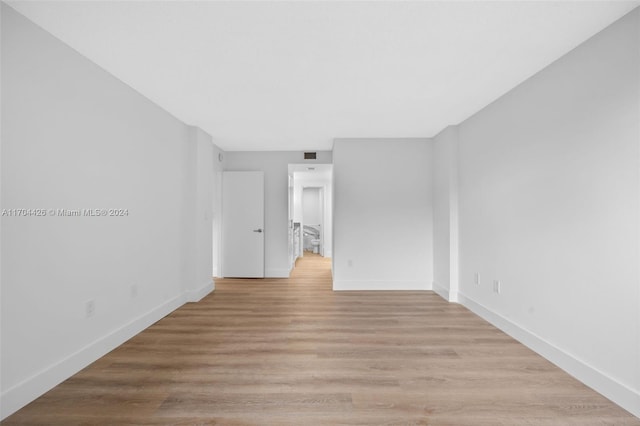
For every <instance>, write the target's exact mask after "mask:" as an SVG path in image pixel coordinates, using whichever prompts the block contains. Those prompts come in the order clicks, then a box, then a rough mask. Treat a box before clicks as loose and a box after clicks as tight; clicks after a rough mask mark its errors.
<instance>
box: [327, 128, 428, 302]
mask: <svg viewBox="0 0 640 426" xmlns="http://www.w3.org/2000/svg"><path fill="white" fill-rule="evenodd" d="M431 181H432V142H431V140H430V139H335V141H334V148H333V187H334V205H333V207H334V215H333V227H334V236H333V238H334V239H333V274H334V275H333V276H334V282H333V288H334V289H335V290H383V289H385V290H386V289H391V290H406V289H421V290H427V289H431V282H432V280H433V253H432V239H433V229H432V228H433V225H432V182H431Z"/></svg>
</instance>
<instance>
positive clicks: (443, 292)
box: [433, 281, 450, 302]
mask: <svg viewBox="0 0 640 426" xmlns="http://www.w3.org/2000/svg"><path fill="white" fill-rule="evenodd" d="M433 291H434V292H435V293H436V294H437V295H438V296H440V297H442V298H443V299H444V300H446V301H447V302H450V300H449V289H447V288H444V287H442V286H441V285H439V284H438V283H437V282H435V281H434V282H433Z"/></svg>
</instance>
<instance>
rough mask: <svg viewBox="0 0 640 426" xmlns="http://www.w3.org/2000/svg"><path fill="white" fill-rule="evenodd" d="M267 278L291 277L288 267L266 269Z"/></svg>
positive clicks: (265, 275)
mask: <svg viewBox="0 0 640 426" xmlns="http://www.w3.org/2000/svg"><path fill="white" fill-rule="evenodd" d="M264 277H265V278H289V270H288V269H286V268H285V269H266V270H265V271H264Z"/></svg>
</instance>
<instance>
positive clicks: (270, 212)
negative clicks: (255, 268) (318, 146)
mask: <svg viewBox="0 0 640 426" xmlns="http://www.w3.org/2000/svg"><path fill="white" fill-rule="evenodd" d="M303 154H304V153H303V152H302V151H300V152H297V151H263V152H255V151H252V152H243V151H230V152H227V153H226V154H225V156H226V166H225V169H226V170H230V171H231V170H236V171H250V170H262V171H264V186H265V201H264V202H265V206H264V208H265V230H264V232H265V248H264V249H265V276H266V277H272V278H277V277H288V276H289V258H288V257H289V255H288V253H289V242H288V220H289V215H288V211H287V209H288V197H289V178H288V176H289V167H288V166H289V164H294V163H308V164H327V163H331V162H332V159H331V157H332V155H331V152H330V151H319V152H318V155H317V157H318V158H317V159H316V160H304V159H303V158H304V155H303Z"/></svg>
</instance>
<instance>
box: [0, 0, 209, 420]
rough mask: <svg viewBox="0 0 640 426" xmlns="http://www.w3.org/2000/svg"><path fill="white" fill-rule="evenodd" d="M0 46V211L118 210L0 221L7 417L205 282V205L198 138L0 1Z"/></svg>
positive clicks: (0, 385)
mask: <svg viewBox="0 0 640 426" xmlns="http://www.w3.org/2000/svg"><path fill="white" fill-rule="evenodd" d="M1 39H2V46H1V52H2V135H1V136H2V191H1V194H2V197H1V204H2V208H3V209H19V208H25V209H45V210H48V209H110V208H118V209H127V210H128V215H127V216H124V217H86V216H85V217H54V216H51V215H50V214H49V213H48V212H47V216H45V217H36V216H31V217H7V216H5V217H2V222H1V229H2V258H1V263H2V271H1V280H2V281H1V283H2V285H1V303H2V304H1V326H0V327H1V330H0V332H1V334H0V336H1V366H0V371H1V382H0V392H1V401H0V409H1V410H2V412H1V413H0V414H1V416H2V417H5V416H7V415H9V414H11V413H12V412H13V411H15V410H16V409H18V408H20V407H21V406H22V405H24V404H26V403H27V402H29V401H31V400H32V399H34V398H36V397H37V396H39V395H40V394H42V393H43V392H45V391H46V390H48V389H50V388H51V387H53V386H54V385H56V384H57V383H59V382H60V381H62V380H64V379H66V378H67V377H69V376H70V375H72V374H74V373H75V372H77V371H78V370H79V369H81V368H83V367H85V366H86V365H88V364H89V363H91V362H92V361H94V360H96V359H97V358H99V357H100V356H102V355H103V354H105V353H106V352H108V351H109V350H111V349H113V348H115V347H116V346H118V345H119V344H121V343H122V342H124V341H125V340H126V339H128V338H129V337H131V336H133V335H135V334H136V333H138V332H139V331H141V330H143V329H144V328H145V327H147V326H148V325H150V324H152V323H153V322H155V321H157V320H158V319H160V318H162V317H163V316H164V315H166V314H168V313H170V312H171V311H172V310H173V309H175V308H177V307H178V306H180V305H181V304H182V303H184V301H186V300H188V299H189V298H190V296H192V295H194V294H196V293H198V292H197V290H199V289H201V288H202V287H203V286H204V285H205V284H207V283H205V281H207V280H206V278H205V276H204V273H203V271H204V269H205V268H206V267H207V266H206V263H207V260H206V256H204V257H203V253H200V251H199V250H200V249H202V248H203V247H206V246H207V245H208V246H211V240H210V236H211V233H209V235H208V238H207V237H202V238H200V236H197V232H198V230H199V229H201V228H206V227H207V226H208V225H207V224H206V223H205V222H206V221H205V220H204V217H203V216H204V213H205V212H206V211H207V210H208V209H210V208H211V206H210V198H209V199H207V198H206V197H205V196H203V195H202V194H203V191H204V192H206V191H207V186H208V185H209V183H208V180H209V171H208V170H207V168H208V167H209V165H208V164H206V160H203V161H196V158H199V157H197V155H198V151H205V152H207V151H209V150H210V145H208V144H210V140H209V138H208V137H207V136H206V135H205V134H204V133H202V132H199V131H198V132H196V133H197V135H198V136H197V138H196V139H194V138H193V132H192V131H190V129H189V128H188V126H186V125H184V124H183V123H181V122H180V121H178V120H176V119H175V118H174V117H172V116H170V115H169V114H168V113H166V112H165V111H163V110H162V109H160V108H158V107H157V106H156V105H154V104H153V103H151V102H150V101H149V100H147V99H145V98H143V97H142V96H140V95H139V94H138V93H137V92H135V91H134V90H132V89H131V88H130V87H128V86H126V85H124V84H123V83H121V82H120V81H118V80H117V79H115V78H114V77H112V76H111V75H109V74H107V73H106V72H105V71H103V70H102V69H101V68H99V67H97V66H96V65H94V64H93V63H91V62H90V61H88V60H87V59H86V58H84V57H82V56H81V55H79V54H78V53H76V52H75V51H74V50H72V49H70V48H68V47H67V46H65V45H64V44H62V43H61V42H59V41H58V40H57V39H55V38H54V37H52V36H51V35H49V34H48V33H46V32H44V31H42V30H41V29H39V28H38V27H36V26H35V25H33V24H32V23H31V22H29V21H27V20H26V19H24V18H23V17H21V16H20V15H18V14H17V13H16V12H15V11H13V9H11V8H10V7H8V6H6V5H4V4H2V37H1ZM201 196H202V198H201ZM196 219H199V220H196ZM207 240H208V244H207ZM210 271H211V267H210V266H209V273H210ZM209 282H210V280H209ZM192 290H195V293H192V292H191V291H192ZM199 294H201V293H199ZM89 300H93V301H94V302H95V313H94V315H93V316H92V317H89V318H86V312H85V309H86V302H87V301H89Z"/></svg>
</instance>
